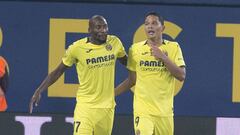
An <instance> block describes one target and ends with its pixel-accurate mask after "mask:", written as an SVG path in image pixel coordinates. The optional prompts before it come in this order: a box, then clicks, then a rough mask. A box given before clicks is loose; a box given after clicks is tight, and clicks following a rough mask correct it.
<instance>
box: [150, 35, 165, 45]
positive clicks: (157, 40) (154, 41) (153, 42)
mask: <svg viewBox="0 0 240 135" xmlns="http://www.w3.org/2000/svg"><path fill="white" fill-rule="evenodd" d="M147 43H148V44H149V45H156V46H161V45H162V44H163V39H162V37H161V38H149V39H148V40H147Z"/></svg>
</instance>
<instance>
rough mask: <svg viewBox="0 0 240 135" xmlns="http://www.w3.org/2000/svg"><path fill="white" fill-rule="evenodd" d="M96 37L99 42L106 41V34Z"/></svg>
mask: <svg viewBox="0 0 240 135" xmlns="http://www.w3.org/2000/svg"><path fill="white" fill-rule="evenodd" d="M98 39H99V41H101V42H106V40H107V36H100V37H99V38H98Z"/></svg>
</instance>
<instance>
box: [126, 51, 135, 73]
mask: <svg viewBox="0 0 240 135" xmlns="http://www.w3.org/2000/svg"><path fill="white" fill-rule="evenodd" d="M127 68H128V69H129V70H131V71H136V61H135V60H134V51H133V48H132V47H131V48H130V49H129V52H128V62H127Z"/></svg>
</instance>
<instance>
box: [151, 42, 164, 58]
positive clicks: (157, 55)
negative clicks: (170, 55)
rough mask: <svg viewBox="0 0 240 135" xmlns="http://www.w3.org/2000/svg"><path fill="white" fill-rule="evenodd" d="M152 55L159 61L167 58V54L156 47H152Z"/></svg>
mask: <svg viewBox="0 0 240 135" xmlns="http://www.w3.org/2000/svg"><path fill="white" fill-rule="evenodd" d="M151 54H152V56H154V57H155V58H156V59H158V60H164V59H166V58H167V54H166V53H164V52H163V51H161V50H160V49H159V48H158V47H157V46H156V45H151Z"/></svg>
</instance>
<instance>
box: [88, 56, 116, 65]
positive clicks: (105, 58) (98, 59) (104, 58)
mask: <svg viewBox="0 0 240 135" xmlns="http://www.w3.org/2000/svg"><path fill="white" fill-rule="evenodd" d="M114 59H115V55H114V54H110V55H105V56H99V57H95V58H90V59H86V63H87V64H97V63H103V62H108V61H111V60H114Z"/></svg>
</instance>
